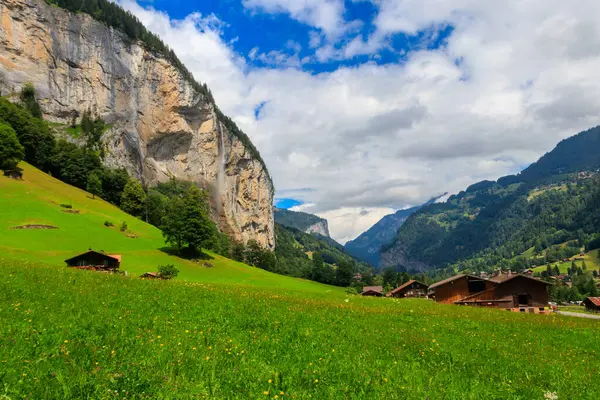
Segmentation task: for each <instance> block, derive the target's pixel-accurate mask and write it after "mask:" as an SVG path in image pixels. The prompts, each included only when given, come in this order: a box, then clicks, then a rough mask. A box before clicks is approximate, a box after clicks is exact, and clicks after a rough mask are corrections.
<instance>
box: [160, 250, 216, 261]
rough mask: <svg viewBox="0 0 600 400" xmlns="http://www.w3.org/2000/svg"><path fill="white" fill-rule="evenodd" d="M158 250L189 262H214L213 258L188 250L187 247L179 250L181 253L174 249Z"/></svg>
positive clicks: (200, 252)
mask: <svg viewBox="0 0 600 400" xmlns="http://www.w3.org/2000/svg"><path fill="white" fill-rule="evenodd" d="M159 250H160V251H162V252H163V253H165V254H168V255H170V256H175V257H179V258H183V259H184V260H189V261H201V260H214V259H215V258H214V257H212V256H210V255H208V254H206V253H204V252H202V251H194V250H190V249H189V248H187V247H185V248H183V249H181V251H178V250H177V249H176V248H174V247H162V248H160V249H159Z"/></svg>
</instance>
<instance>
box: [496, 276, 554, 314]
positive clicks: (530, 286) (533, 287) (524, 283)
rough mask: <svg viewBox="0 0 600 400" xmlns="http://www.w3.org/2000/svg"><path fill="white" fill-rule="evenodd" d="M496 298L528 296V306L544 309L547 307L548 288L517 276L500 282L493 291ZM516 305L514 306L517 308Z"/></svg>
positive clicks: (540, 283)
mask: <svg viewBox="0 0 600 400" xmlns="http://www.w3.org/2000/svg"><path fill="white" fill-rule="evenodd" d="M495 292H496V296H497V298H502V297H505V296H510V295H514V296H518V295H524V294H527V295H529V304H528V305H529V306H533V307H545V306H547V305H548V286H547V285H546V284H545V283H542V282H539V281H536V280H533V279H527V278H525V277H523V276H519V277H516V278H513V279H511V280H510V281H507V282H502V283H501V284H499V285H498V287H497V288H496V290H495ZM517 306H518V304H515V307H517Z"/></svg>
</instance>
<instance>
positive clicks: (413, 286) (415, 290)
mask: <svg viewBox="0 0 600 400" xmlns="http://www.w3.org/2000/svg"><path fill="white" fill-rule="evenodd" d="M392 297H399V298H407V297H427V285H426V284H424V283H421V282H419V281H415V280H414V279H412V280H410V281H408V282H406V283H404V284H402V285H400V286H398V287H397V288H396V289H394V290H392Z"/></svg>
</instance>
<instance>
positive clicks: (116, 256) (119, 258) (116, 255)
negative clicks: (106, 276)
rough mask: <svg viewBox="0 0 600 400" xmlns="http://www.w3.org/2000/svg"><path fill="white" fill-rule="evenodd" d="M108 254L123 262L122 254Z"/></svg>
mask: <svg viewBox="0 0 600 400" xmlns="http://www.w3.org/2000/svg"><path fill="white" fill-rule="evenodd" d="M108 256H109V257H112V258H114V259H116V260H118V261H119V263H121V255H120V254H109V255H108Z"/></svg>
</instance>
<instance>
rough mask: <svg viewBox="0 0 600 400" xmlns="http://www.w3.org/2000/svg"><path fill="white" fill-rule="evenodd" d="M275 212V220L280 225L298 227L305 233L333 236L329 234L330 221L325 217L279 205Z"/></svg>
mask: <svg viewBox="0 0 600 400" xmlns="http://www.w3.org/2000/svg"><path fill="white" fill-rule="evenodd" d="M274 214H275V222H277V223H278V224H280V225H283V226H287V227H290V228H294V229H298V230H300V231H302V232H305V233H312V234H317V235H321V236H324V237H326V238H331V236H330V234H329V223H328V222H327V220H326V219H324V218H321V217H317V216H316V215H313V214H309V213H305V212H301V211H291V210H285V209H283V208H277V207H275V209H274Z"/></svg>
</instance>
